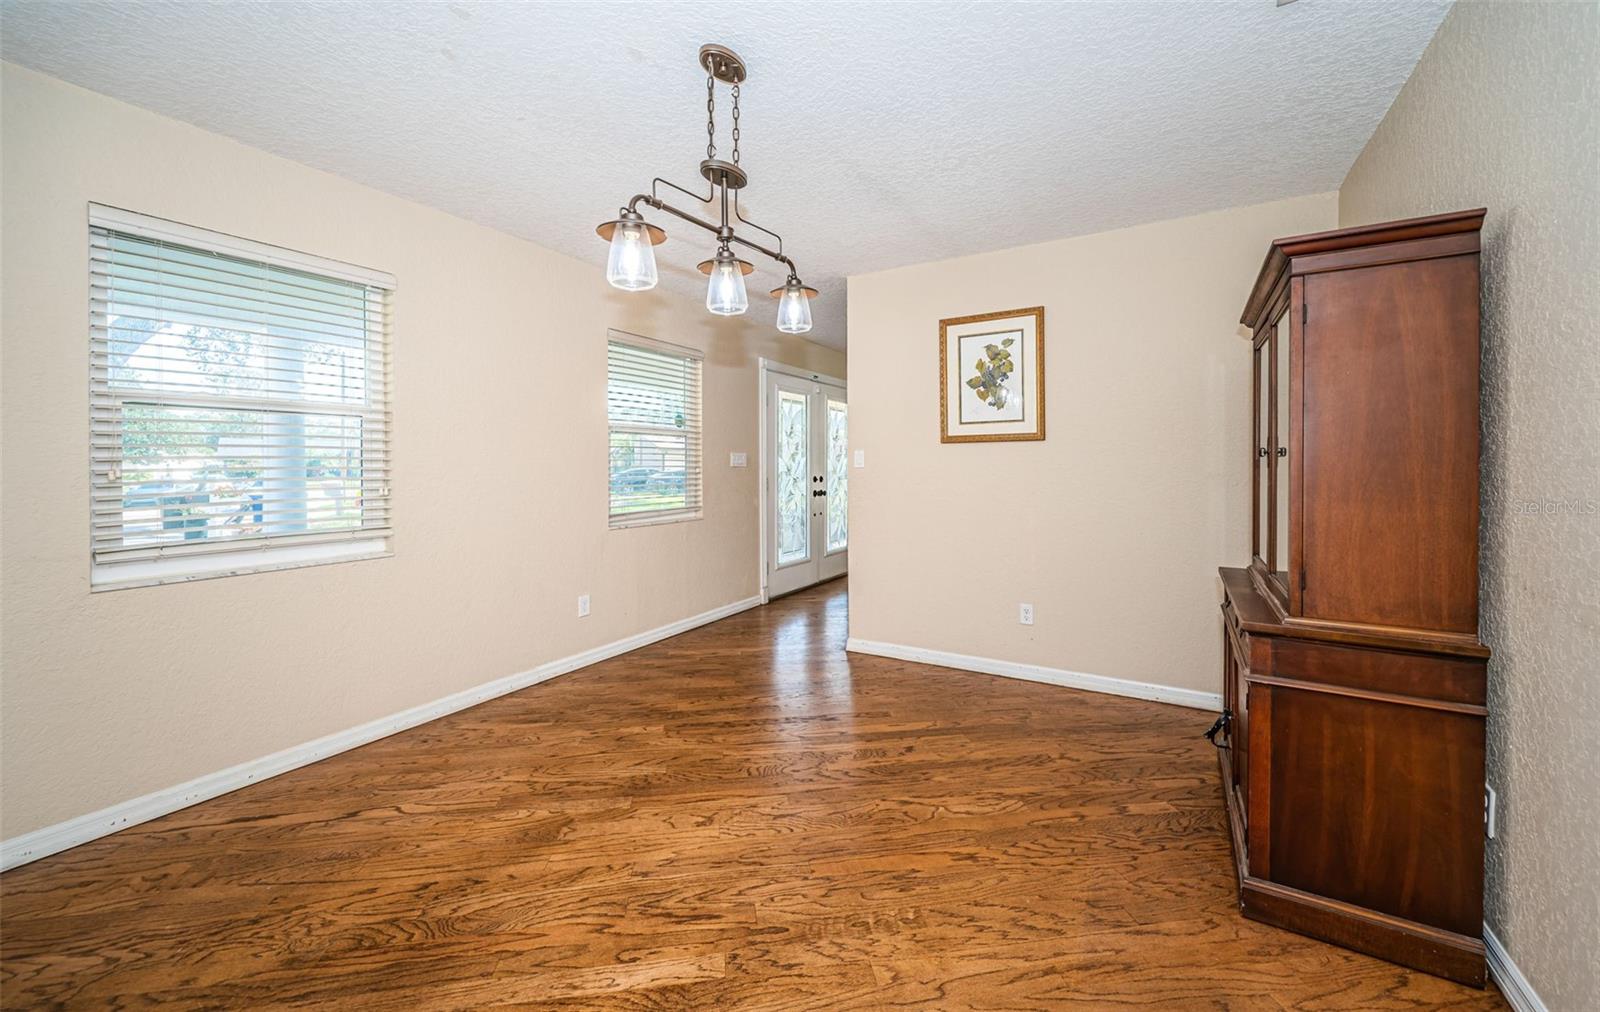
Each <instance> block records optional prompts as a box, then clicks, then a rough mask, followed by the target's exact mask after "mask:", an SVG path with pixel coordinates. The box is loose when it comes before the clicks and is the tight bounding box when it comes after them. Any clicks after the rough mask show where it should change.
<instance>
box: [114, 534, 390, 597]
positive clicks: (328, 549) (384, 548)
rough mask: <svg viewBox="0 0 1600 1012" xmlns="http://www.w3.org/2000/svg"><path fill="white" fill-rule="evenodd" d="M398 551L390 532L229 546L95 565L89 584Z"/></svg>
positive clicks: (137, 582) (176, 579)
mask: <svg viewBox="0 0 1600 1012" xmlns="http://www.w3.org/2000/svg"><path fill="white" fill-rule="evenodd" d="M393 555H394V553H393V552H391V551H390V550H389V540H388V539H387V538H367V539H364V540H361V541H342V542H338V543H334V544H322V545H286V546H280V547H276V548H271V547H269V548H259V549H255V550H253V551H245V552H224V553H221V554H219V555H195V556H189V557H187V558H181V557H180V558H168V559H151V560H150V561H148V562H125V563H120V564H113V565H100V566H94V565H91V566H90V569H89V589H90V590H91V591H96V592H98V591H102V590H129V589H132V588H134V587H157V586H161V585H163V584H168V583H192V582H193V581H195V580H215V579H217V578H219V577H223V576H243V575H245V574H247V573H270V572H273V571H274V570H279V569H301V568H304V567H306V566H327V565H332V564H333V563H336V562H356V561H360V560H364V559H385V558H389V557H391V556H393Z"/></svg>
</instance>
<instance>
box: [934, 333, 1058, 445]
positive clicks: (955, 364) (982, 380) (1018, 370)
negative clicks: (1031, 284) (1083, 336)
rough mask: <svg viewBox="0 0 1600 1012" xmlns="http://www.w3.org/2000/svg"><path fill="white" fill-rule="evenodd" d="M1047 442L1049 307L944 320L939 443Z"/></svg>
mask: <svg viewBox="0 0 1600 1012" xmlns="http://www.w3.org/2000/svg"><path fill="white" fill-rule="evenodd" d="M1043 438H1044V307H1043V306H1034V307H1033V308H1032V309H1010V310H1007V311H1005V312H1003V313H983V314H981V315H979V316H957V317H954V318H953V319H949V320H940V321H939V441H940V442H941V443H992V442H1002V441H1006V440H1020V439H1043Z"/></svg>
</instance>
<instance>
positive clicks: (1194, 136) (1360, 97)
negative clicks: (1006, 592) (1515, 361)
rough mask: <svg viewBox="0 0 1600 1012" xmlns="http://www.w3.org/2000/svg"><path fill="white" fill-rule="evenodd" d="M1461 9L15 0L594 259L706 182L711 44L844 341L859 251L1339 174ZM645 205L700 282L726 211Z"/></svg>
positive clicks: (784, 220)
mask: <svg viewBox="0 0 1600 1012" xmlns="http://www.w3.org/2000/svg"><path fill="white" fill-rule="evenodd" d="M1447 6H1448V5H1447V4H1444V3H1410V2H1404V3H1385V4H1378V3H1352V2H1335V0H1300V2H1299V3H1295V4H1291V5H1289V6H1286V7H1277V6H1275V5H1274V4H1273V2H1272V0H1249V2H1240V3H1209V2H1200V3H1179V2H1171V3H1146V2H1138V0H1127V2H1114V3H1035V4H999V3H950V2H946V3H921V4H900V3H887V2H875V3H807V4H790V3H751V2H743V0H738V2H735V0H726V2H722V3H682V4H680V3H654V4H642V3H641V4H622V3H609V2H608V3H559V4H558V3H537V4H535V3H469V2H459V0H458V2H452V3H394V2H370V0H346V2H342V3H296V2H277V3H189V2H157V3H130V2H118V3H98V2H70V3H69V2H51V3H39V2H18V0H4V3H3V6H0V18H3V20H0V55H3V57H4V58H5V59H7V60H11V61H14V62H17V63H21V64H24V65H26V66H30V67H33V68H35V69H37V70H41V71H43V72H45V73H48V74H52V75H55V76H57V77H61V78H64V79H66V80H68V81H72V82H74V83H76V84H80V85H82V86H84V87H87V88H90V89H92V90H95V91H99V92H103V93H105V94H108V95H112V96H115V97H117V98H120V99H123V100H125V101H128V102H131V103H134V104H135V105H140V106H144V107H146V108H149V109H152V110H155V111H157V112H161V113H164V114H166V115H169V116H173V117H175V118H177V119H181V120H186V121H188V122H191V123H194V124H196V125H199V126H201V127H204V128H206V129H209V130H213V131H216V132H218V133H221V134H226V135H228V136H230V137H233V138H236V139H238V140H240V141H243V142H245V143H247V144H251V145H254V146H257V147H260V148H264V149H266V150H268V151H272V152H275V153H277V154H280V155H283V156H286V157H288V158H291V159H294V160H295V161H298V162H303V163H305V164H307V165H312V166H316V167H318V168H321V169H325V170H328V171H331V172H334V173H337V174H339V175H341V176H345V177H347V178H350V179H354V180H357V181H360V182H363V183H366V184H369V185H371V186H375V187H377V188H379V189H382V190H385V191H388V192H390V193H394V194H397V195H400V196H402V197H407V198H410V199H413V200H416V201H419V202H421V203H425V204H429V205H432V206H434V207H437V208H441V209H443V210H446V211H449V212H452V213H454V214H458V215H460V216H462V217H464V218H468V219H471V220H473V221H476V222H480V223H482V224H485V225H489V226H492V227H494V228H497V229H501V230H503V231H505V232H509V233H511V234H513V235H517V236H521V237H524V238H527V239H530V240H532V241H534V242H537V243H540V244H542V245H545V246H548V247H552V248H555V249H557V250H561V251H563V252H566V253H570V254H573V255H575V256H579V257H583V258H584V259H587V260H590V261H592V262H594V263H595V264H597V265H600V264H603V263H604V260H605V245H604V243H602V242H601V241H600V240H599V239H598V238H596V237H595V234H594V226H595V225H596V224H597V223H599V222H600V221H602V220H605V219H607V218H610V217H613V216H614V215H615V212H616V208H617V205H618V204H620V203H622V202H623V201H625V200H626V199H627V198H628V197H629V196H631V195H632V194H634V193H636V192H638V191H639V190H641V189H646V188H648V187H649V185H650V180H651V178H652V177H654V176H656V175H658V174H659V175H664V176H666V177H667V178H669V179H672V180H674V181H676V182H680V183H682V184H684V185H686V186H690V187H691V188H693V187H694V184H695V183H697V182H698V181H699V176H698V173H697V166H698V164H699V161H700V159H701V158H702V157H704V154H705V140H706V138H705V120H704V115H705V77H704V75H703V73H702V72H701V71H700V69H699V67H698V66H696V63H695V54H696V52H697V51H698V49H699V46H700V44H701V43H703V42H710V41H716V42H721V43H723V44H725V45H728V46H731V47H732V48H734V49H735V50H737V51H738V52H739V53H740V54H741V55H743V56H744V58H745V60H746V61H747V62H748V64H749V66H750V80H749V81H748V82H747V83H746V85H745V86H744V89H743V95H742V100H743V101H742V106H743V118H742V120H741V123H742V136H743V149H744V150H743V164H744V166H745V167H746V168H747V169H748V170H749V172H750V176H751V184H750V188H749V189H747V190H746V191H745V194H746V196H747V198H748V200H747V201H746V205H745V210H746V215H747V216H748V217H751V218H753V219H754V220H756V221H758V222H760V223H761V224H763V225H766V226H768V227H770V228H773V229H776V230H777V231H779V232H781V233H783V235H784V237H785V240H786V246H785V249H786V251H787V252H789V253H790V254H791V255H792V256H793V257H794V259H795V260H796V261H797V262H798V263H799V265H800V268H801V272H802V275H803V277H804V278H805V280H806V281H807V282H808V283H810V284H812V285H815V286H816V287H818V288H819V289H821V292H822V294H821V296H820V298H819V299H818V300H817V301H816V302H815V303H814V304H813V305H814V308H815V310H816V314H817V326H816V330H815V331H813V333H812V337H813V338H814V339H816V340H819V341H821V342H823V343H826V344H832V345H834V346H837V347H843V345H844V339H845V313H844V301H845V285H844V278H845V277H847V276H849V275H851V274H859V273H864V272H867V271H874V270H882V269H886V268H890V267H895V266H900V265H904V264H911V263H920V262H924V261H928V260H938V259H943V258H946V257H954V256H961V255H965V254H970V253H977V252H982V251H985V250H992V249H1000V248H1004V247H1008V246H1017V245H1021V244H1024V243H1032V242H1041V241H1044V240H1048V239H1056V238H1061V237H1064V236H1070V235H1081V234H1086V233H1090V232H1098V231H1102V230H1104V229H1108V228H1118V227H1123V226H1127V225H1134V224H1138V223H1141V222H1146V221H1156V220H1160V219H1164V218H1171V217H1177V216H1181V215H1186V214H1195V213H1199V212H1202V211H1207V210H1212V209H1216V208H1222V207H1232V206H1237V205H1240V204H1249V203H1255V202H1259V201H1265V200H1272V199H1276V198H1279V197H1286V196H1292V195H1298V194H1304V193H1313V192H1319V191H1324V190H1329V189H1333V188H1334V187H1336V186H1337V185H1338V184H1339V182H1340V180H1341V179H1342V178H1343V175H1344V173H1345V170H1346V169H1347V168H1348V167H1349V166H1350V164H1351V162H1353V161H1354V160H1355V157H1356V155H1357V154H1358V153H1359V152H1360V150H1361V148H1362V146H1363V145H1364V144H1365V142H1366V140H1367V138H1368V137H1369V136H1370V135H1371V133H1372V131H1373V129H1374V127H1375V126H1376V125H1377V123H1378V121H1379V120H1380V119H1381V118H1382V117H1383V114H1384V112H1385V110H1387V109H1388V107H1389V103H1390V101H1391V100H1392V99H1393V98H1394V96H1395V94H1396V92H1398V91H1399V89H1400V86H1401V84H1403V83H1404V82H1405V79H1406V78H1407V76H1408V75H1409V74H1410V72H1411V69H1412V67H1413V66H1414V65H1415V64H1416V62H1417V59H1418V57H1419V56H1420V55H1421V53H1422V50H1423V48H1424V47H1425V46H1426V45H1427V43H1428V40H1429V39H1430V38H1431V37H1432V36H1433V32H1434V29H1435V28H1436V27H1437V26H1438V24H1439V21H1440V20H1441V19H1442V18H1443V16H1444V13H1445V10H1446V9H1447ZM719 92H720V94H719V100H720V104H719V108H720V111H719V125H720V129H721V130H722V131H726V128H727V124H728V118H727V106H726V101H727V96H726V91H725V89H722V88H720V87H719ZM719 148H721V149H722V151H723V152H726V149H727V138H726V134H725V132H724V133H723V136H722V138H721V140H720V142H719ZM652 220H655V221H657V222H658V223H659V224H661V225H663V226H664V227H665V228H666V229H667V232H668V234H669V236H670V238H669V240H668V242H667V243H666V245H664V246H662V247H660V248H659V249H658V251H657V253H658V259H659V262H660V264H661V268H662V277H663V283H664V284H666V285H668V286H671V287H673V288H676V289H680V290H682V291H684V292H687V293H690V294H695V295H697V296H698V295H699V294H700V293H701V292H702V291H703V287H702V286H703V279H702V278H701V276H700V275H699V274H698V273H697V272H696V271H695V269H694V264H695V263H696V262H697V261H699V260H701V259H703V258H705V257H707V256H709V255H710V253H711V247H712V243H711V241H710V236H709V235H708V234H707V233H703V232H700V231H699V230H698V229H694V228H692V227H691V226H688V225H685V224H684V223H682V222H676V221H675V220H674V219H672V218H671V217H669V216H666V215H664V214H660V213H659V212H657V213H655V214H654V215H653V216H652ZM755 259H757V260H758V261H760V262H758V263H757V265H756V267H757V274H756V275H754V276H753V277H752V278H751V282H752V286H753V288H752V293H753V294H754V290H755V289H754V286H755V285H757V284H759V289H760V291H762V292H765V290H766V289H767V288H769V287H773V286H775V285H777V284H780V283H781V282H782V280H783V274H782V271H781V270H780V269H779V267H778V265H777V264H774V263H772V262H771V261H765V260H762V258H759V257H758V258H755ZM752 303H753V305H752V312H756V311H759V312H760V313H762V314H768V313H771V312H773V306H772V303H771V302H770V300H767V299H766V298H765V297H764V296H763V297H762V298H761V299H760V300H759V301H756V300H754V299H752Z"/></svg>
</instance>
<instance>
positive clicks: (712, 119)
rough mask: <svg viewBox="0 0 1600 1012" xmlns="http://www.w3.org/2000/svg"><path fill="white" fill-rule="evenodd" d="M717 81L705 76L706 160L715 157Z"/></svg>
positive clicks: (710, 76)
mask: <svg viewBox="0 0 1600 1012" xmlns="http://www.w3.org/2000/svg"><path fill="white" fill-rule="evenodd" d="M716 85H717V79H716V78H715V77H713V76H712V75H710V74H707V75H706V158H708V159H711V158H715V157H717V93H716Z"/></svg>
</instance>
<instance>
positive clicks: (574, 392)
mask: <svg viewBox="0 0 1600 1012" xmlns="http://www.w3.org/2000/svg"><path fill="white" fill-rule="evenodd" d="M3 92H4V95H3V99H4V106H3V111H0V122H3V131H4V133H3V148H4V191H3V201H0V203H3V241H4V250H3V257H4V276H3V288H4V306H3V316H0V327H3V341H0V354H3V358H4V371H3V383H4V386H3V396H0V423H3V443H0V452H3V454H4V476H3V486H0V521H3V523H4V526H5V534H6V537H5V540H4V544H3V546H0V562H3V565H0V637H3V639H0V694H3V696H4V699H5V706H4V708H3V711H0V713H3V724H0V761H3V769H4V789H3V790H0V800H3V806H0V832H3V835H4V837H5V838H7V839H9V838H12V837H15V836H17V835H20V834H22V833H25V832H28V831H30V830H34V829H38V828H40V827H42V826H46V825H50V824H53V823H56V822H59V821H62V820H65V819H68V818H71V817H73V816H77V815H82V814H84V813H86V812H90V811H94V810H96V809H99V808H101V807H104V806H106V805H109V804H112V803H115V802H119V801H125V800H127V799H130V798H133V797H137V796H139V795H143V794H146V793H148V792H150V791H153V790H157V789H160V788H164V787H169V786H172V785H175V784H179V783H182V782H184V781H187V780H189V779H192V778H194V777H196V776H199V775H201V774H205V773H211V772H215V771H217V770H220V769H223V768H224V767H227V766H231V765H233V764H235V763H240V762H244V761H247V760H251V759H256V758H259V757H261V756H264V755H267V754H269V753H272V752H275V751H277V750H279V749H283V748H289V747H291V746H294V745H298V744H301V743H303V742H306V741H309V740H311V739H314V738H318V737H321V736H322V735H326V734H331V733H334V732H337V731H342V730H345V729H347V728H350V727H354V726H356V725H358V724H362V723H364V722H366V721H369V720H375V719H377V718H379V717H383V716H386V715H388V714H391V713H396V712H398V711H400V710H404V709H407V708H409V707H412V706H417V705H420V704H423V703H427V702H430V701H432V700H435V699H438V698H440V697H442V696H446V695H449V694H451V693H454V692H458V691H462V690H465V689H469V688H471V687H473V686H476V685H480V684H482V683H484V682H488V681H490V680H492V679H496V678H500V677H502V676H506V675H511V674H515V673H517V672H520V671H525V670H527V669H529V668H533V667H536V666H537V665H539V664H541V663H543V662H546V661H552V660H556V659H558V658H562V657H567V656H570V655H572V654H576V653H580V652H582V651H584V650H587V649H590V648H592V647H596V646H599V645H602V644H606V643H611V642H614V641H616V640H619V639H623V638H625V637H627V636H630V635H633V634H635V633H639V632H643V631H645V630H648V629H654V628H657V627H659V626H662V625H665V624H667V623H669V622H673V621H676V620H678V619H682V618H686V617H688V616H692V615H697V614H700V613H702V612H705V611H708V610H710V609H712V608H715V607H718V606H720V605H725V604H728V603H730V602H733V601H738V600H742V599H744V598H748V597H750V596H753V595H754V594H756V593H757V592H758V589H759V574H758V569H759V563H758V554H759V544H760V542H759V537H760V535H759V531H760V526H759V524H758V518H757V506H756V498H757V468H755V467H747V468H743V469H730V468H729V467H728V466H727V460H728V453H729V451H741V450H742V451H745V452H747V453H749V454H751V455H752V457H753V456H754V455H755V453H756V451H757V446H756V439H757V437H756V431H757V428H756V422H757V418H756V411H757V401H756V396H757V390H756V387H757V380H756V357H757V356H758V355H765V356H768V357H772V358H777V359H780V360H783V361H787V362H791V363H793V364H795V365H798V366H803V367H807V368H813V369H819V370H823V371H827V372H831V373H835V374H838V373H841V372H842V370H843V368H844V356H843V355H842V354H841V353H839V352H837V351H833V350H831V349H827V348H822V347H819V346H817V345H814V344H811V343H809V342H806V341H800V340H794V339H783V340H779V338H780V337H781V335H779V334H778V333H777V332H776V331H775V330H774V329H773V328H772V326H771V322H770V320H768V319H766V318H765V317H764V316H763V317H761V318H756V317H751V318H749V319H745V318H739V319H734V320H728V319H726V318H720V317H713V316H711V315H710V314H708V313H707V312H706V311H705V308H704V305H703V304H702V303H701V302H700V301H699V300H689V299H685V298H681V297H679V296H677V295H669V294H663V293H661V292H659V291H656V292H648V293H640V294H636V295H627V294H624V293H622V292H617V291H614V290H613V289H611V288H609V287H608V286H607V285H606V283H605V279H604V277H603V274H602V272H601V271H600V270H598V269H596V268H595V267H593V266H591V265H589V264H586V263H582V262H580V261H578V260H574V259H572V258H570V257H566V256H562V255H559V254H556V253H553V252H551V251H549V250H546V249H543V248H541V247H538V246H534V245H532V244H530V243H527V242H523V241H521V240H518V239H514V238H512V237H510V236H507V235H504V234H502V233H499V232H495V231H492V230H490V229H488V228H484V227H482V226H479V225H473V224H469V223H468V222H465V221H463V220H461V219H459V218H454V217H451V216H450V215H447V214H444V213H442V212H440V211H435V210H431V209H429V208H426V207H422V206H421V205H418V204H413V203H409V202H407V201H404V200H400V199H398V198H395V197H391V196H387V195H385V194H382V193H379V192H378V191H376V190H371V189H368V188H367V187H364V186H359V185H357V184H355V183H351V182H349V181H346V180H343V179H339V178H337V177H335V176H330V175H328V174H326V173H323V172H318V171H316V170H313V169H308V168H306V167H305V166H302V165H296V164H294V163H292V162H288V161H285V160H283V159H281V158H277V157H274V156H271V155H268V154H266V153H264V152H261V151H258V150H256V149H253V148H248V147H245V146H243V145H241V144H238V143H236V142H234V141H230V140H227V139H225V138H222V137H218V136H217V135H215V134H210V133H206V132H205V131H203V130H199V129H197V128H195V127H192V126H186V125H184V124H181V123H178V122H176V121H173V120H170V119H166V118H163V117H161V116H157V115H155V114H153V113H149V112H145V111H144V110H141V109H136V108H134V107H132V106H128V105H124V104H122V103H120V102H115V101H112V100H111V99H108V98H104V97H102V96H99V95H95V94H92V93H90V92H86V91H83V90H81V89H79V88H76V87H73V86H71V85H67V84H63V83H61V82H60V81H56V80H54V79H51V78H48V77H44V76H42V75H39V74H36V73H34V72H32V71H29V70H23V69H21V68H17V67H14V66H12V65H6V66H5V68H4V81H3ZM90 201H98V202H101V203H106V204H112V205H115V206H118V207H125V208H128V209H130V210H134V211H141V212H144V213H148V214H153V215H157V216H160V217H165V218H171V219H175V220H177V221H182V222H185V223H188V224H192V225H198V226H201V227H205V228H212V229H217V230H220V231H223V232H229V233H232V234H235V235H240V236H245V237H248V238H252V239H257V240H261V241H263V242H270V243H274V244H277V245H280V246H287V247H290V248H293V249H299V250H304V251H306V252H309V253H315V254H318V255H322V256H329V257H334V258H336V259H340V260H345V261H348V262H351V263H356V264H361V265H363V266H368V267H372V268H374V269H378V270H384V271H388V272H390V273H392V274H394V275H395V278H396V280H397V283H398V288H397V291H396V293H395V297H394V330H393V334H394V391H395V392H394V401H393V408H394V445H395V471H396V480H395V486H394V518H395V538H394V551H395V554H394V557H393V558H389V559H379V560H374V561H367V562H351V563H343V564H339V565H331V566H317V567H313V568H308V569H297V570H290V571H285V572H276V573H259V574H255V575H250V576H237V577H229V578H226V579H219V580H206V581H202V582H198V583H190V584H179V585H174V586H167V587H146V588H139V589H134V590H120V591H115V592H110V593H96V594H91V593H90V592H89V468H88V459H89V456H88V454H89V449H88V439H89V422H88V419H89V414H88V412H89V405H88V391H89V334H88V326H89V317H88V306H89V303H88V299H89V285H88V269H89V268H88V211H87V204H88V203H89V202H90ZM608 327H618V328H621V329H624V330H628V331H632V332H634V333H638V334H646V335H649V336H652V337H658V338H661V339H663V340H669V341H674V342H677V343H680V344H688V345H694V346H696V347H699V348H702V349H704V350H705V352H706V368H705V456H706V461H707V463H706V476H705V477H706V491H705V519H704V520H701V521H697V522H692V523H677V524H664V525H660V526H655V527H640V528H634V529H631V530H615V531H614V530H610V529H609V528H608V526H607V522H606V477H605V475H606V471H605V466H606V465H605V461H606V446H607V442H606V423H605V382H606V379H605V376H606V366H605V363H606V351H605V348H606V328H608ZM468 496H472V497H474V498H472V499H468V498H467V497H468ZM583 593H588V594H590V595H592V596H593V602H594V611H593V614H592V615H590V616H589V617H587V618H583V619H579V618H577V609H576V604H577V595H579V594H583Z"/></svg>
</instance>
